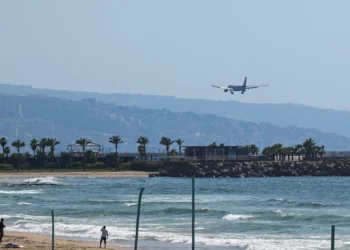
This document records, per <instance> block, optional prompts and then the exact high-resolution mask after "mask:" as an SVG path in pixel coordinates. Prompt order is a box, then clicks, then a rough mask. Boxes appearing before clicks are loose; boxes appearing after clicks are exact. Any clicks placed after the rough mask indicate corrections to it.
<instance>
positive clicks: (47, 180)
mask: <svg viewBox="0 0 350 250" xmlns="http://www.w3.org/2000/svg"><path fill="white" fill-rule="evenodd" d="M24 182H25V184H29V185H62V184H61V183H60V182H59V181H58V179H57V178H55V177H53V176H47V177H40V178H30V179H27V180H25V181H24Z"/></svg>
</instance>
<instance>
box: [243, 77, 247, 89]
mask: <svg viewBox="0 0 350 250" xmlns="http://www.w3.org/2000/svg"><path fill="white" fill-rule="evenodd" d="M246 87H247V77H245V79H244V83H243V88H244V89H245V88H246Z"/></svg>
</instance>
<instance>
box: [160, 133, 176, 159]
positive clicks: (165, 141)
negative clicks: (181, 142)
mask: <svg viewBox="0 0 350 250" xmlns="http://www.w3.org/2000/svg"><path fill="white" fill-rule="evenodd" d="M159 143H160V144H162V145H164V146H165V150H166V155H167V156H168V158H169V148H170V146H171V144H173V143H174V141H172V140H171V139H170V138H169V137H164V136H163V137H162V139H160V142H159Z"/></svg>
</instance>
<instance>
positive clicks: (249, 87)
mask: <svg viewBox="0 0 350 250" xmlns="http://www.w3.org/2000/svg"><path fill="white" fill-rule="evenodd" d="M266 86H269V84H265V85H256V86H254V85H251V86H247V87H246V89H256V88H260V87H266Z"/></svg>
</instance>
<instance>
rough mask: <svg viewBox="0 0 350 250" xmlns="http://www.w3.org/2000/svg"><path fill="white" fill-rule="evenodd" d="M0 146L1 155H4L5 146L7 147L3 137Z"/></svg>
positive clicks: (0, 139)
mask: <svg viewBox="0 0 350 250" xmlns="http://www.w3.org/2000/svg"><path fill="white" fill-rule="evenodd" d="M0 145H1V147H2V153H3V154H5V152H4V150H5V146H6V145H7V139H6V138H5V137H1V138H0Z"/></svg>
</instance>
